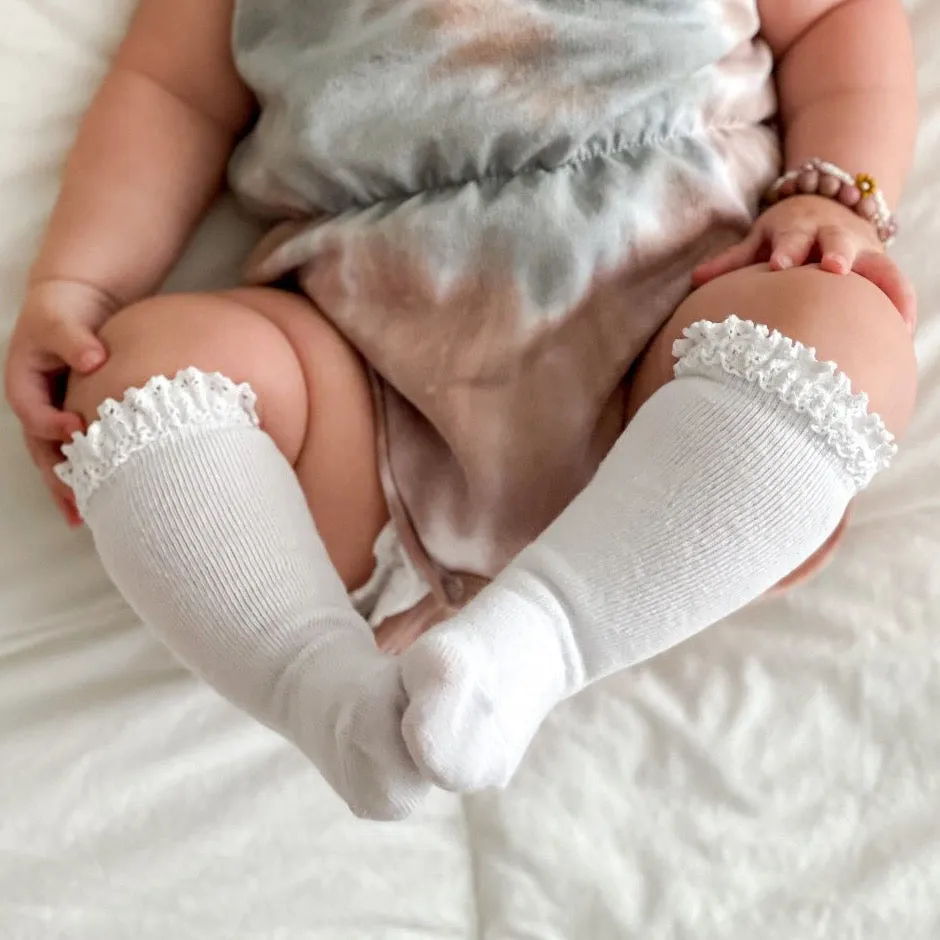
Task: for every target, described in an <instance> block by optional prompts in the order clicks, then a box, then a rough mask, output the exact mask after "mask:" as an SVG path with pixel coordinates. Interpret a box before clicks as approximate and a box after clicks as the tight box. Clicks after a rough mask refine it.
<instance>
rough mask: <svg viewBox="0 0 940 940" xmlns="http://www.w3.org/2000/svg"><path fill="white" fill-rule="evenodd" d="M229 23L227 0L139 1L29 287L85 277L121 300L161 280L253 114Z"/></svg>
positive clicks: (91, 116) (78, 145)
mask: <svg viewBox="0 0 940 940" xmlns="http://www.w3.org/2000/svg"><path fill="white" fill-rule="evenodd" d="M231 24H232V0H143V2H142V4H141V6H140V9H139V12H138V13H137V15H136V17H135V19H134V21H133V23H132V25H131V29H130V32H129V34H128V36H127V38H126V40H125V41H124V43H123V45H122V46H121V49H120V51H119V52H118V55H117V59H116V60H115V63H114V66H113V68H112V70H111V73H110V74H109V75H108V77H107V78H106V80H105V82H104V84H103V86H102V88H101V90H100V92H99V93H98V95H97V97H96V99H95V101H94V103H93V105H92V107H91V110H90V111H89V112H88V115H87V116H86V118H85V120H84V123H83V125H82V128H81V132H80V134H79V137H78V141H77V142H76V145H75V149H74V150H73V152H72V155H71V158H70V159H69V162H68V166H67V169H66V174H65V180H64V183H63V188H62V195H61V197H60V199H59V202H58V205H57V206H56V209H55V212H54V213H53V216H52V220H51V222H50V225H49V230H48V233H47V236H46V240H45V243H44V245H43V247H42V250H41V252H40V255H39V257H38V259H37V261H36V264H35V266H34V268H33V271H32V277H31V283H37V282H42V281H49V280H67V281H71V280H77V281H82V282H85V283H87V284H90V285H92V286H93V287H95V288H97V289H98V290H100V291H101V292H103V293H105V294H107V295H108V296H109V297H111V298H113V299H114V301H115V303H117V304H120V305H126V304H128V303H131V302H133V301H135V300H138V299H140V298H142V297H144V296H146V295H148V294H150V293H152V292H153V291H154V290H155V289H156V288H157V287H158V286H159V284H160V283H161V281H162V280H163V278H164V277H165V276H166V274H167V272H168V271H169V268H170V267H171V266H172V264H173V263H174V261H175V260H176V259H177V257H178V256H179V254H180V252H181V251H182V248H183V246H184V245H185V243H186V241H187V239H188V238H189V236H190V235H191V233H192V230H193V228H194V227H195V225H196V223H197V222H198V221H199V219H200V217H201V216H202V215H203V213H204V212H205V210H206V208H207V206H208V203H209V201H210V200H211V198H212V197H213V195H214V194H215V193H216V191H217V189H218V188H219V185H220V183H221V181H222V178H223V174H224V170H225V166H226V162H227V160H228V157H229V155H230V153H231V151H232V148H233V146H234V143H235V141H236V139H237V137H238V135H239V134H240V133H241V131H242V130H243V128H244V127H245V125H246V123H247V121H248V120H249V119H250V116H251V113H252V107H253V102H252V98H251V95H250V93H249V92H248V90H247V89H246V88H245V86H244V85H243V84H242V82H241V81H240V80H239V78H238V75H237V73H236V71H235V68H234V65H233V62H232V54H231V48H230V42H231V40H230V35H231Z"/></svg>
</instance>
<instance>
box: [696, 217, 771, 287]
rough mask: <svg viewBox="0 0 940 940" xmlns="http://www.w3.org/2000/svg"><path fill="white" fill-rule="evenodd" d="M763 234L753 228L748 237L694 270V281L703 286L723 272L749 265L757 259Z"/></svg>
mask: <svg viewBox="0 0 940 940" xmlns="http://www.w3.org/2000/svg"><path fill="white" fill-rule="evenodd" d="M762 242H763V236H762V235H761V233H760V232H758V231H757V230H753V231H752V232H751V233H750V235H748V236H747V238H745V239H744V241H742V242H738V243H737V244H736V245H732V246H731V247H730V248H726V249H725V250H724V251H723V252H722V253H721V254H720V255H716V256H715V257H714V258H711V259H710V260H708V261H703V262H702V263H701V264H700V265H699V266H698V267H697V268H696V269H695V270H694V271H693V272H692V283H693V284H694V285H695V286H696V287H701V286H702V285H703V284H707V283H708V282H709V281H713V280H714V279H715V278H716V277H721V276H722V275H723V274H730V273H731V272H732V271H739V270H740V269H741V268H746V267H747V266H748V265H751V264H754V263H755V262H756V261H757V253H758V252H759V251H760V247H761V244H762Z"/></svg>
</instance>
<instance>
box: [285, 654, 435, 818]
mask: <svg viewBox="0 0 940 940" xmlns="http://www.w3.org/2000/svg"><path fill="white" fill-rule="evenodd" d="M367 639H368V640H369V641H370V643H369V645H370V647H371V649H370V650H369V651H363V650H361V649H358V650H353V649H351V648H350V644H348V643H345V642H342V643H335V644H333V645H332V648H328V649H321V650H320V651H319V653H318V654H317V657H316V659H315V660H314V663H315V665H314V666H313V668H311V669H308V670H306V671H305V674H304V675H302V676H300V677H299V681H300V682H301V683H303V685H304V686H306V690H305V691H307V692H308V694H307V695H303V694H302V695H301V696H300V697H298V698H297V699H295V701H297V702H298V705H299V706H300V707H303V708H304V709H305V711H307V712H308V719H309V720H308V722H305V723H304V724H303V733H302V735H301V736H300V737H298V739H297V740H296V743H297V745H298V746H299V747H300V748H301V750H302V751H304V752H305V753H306V754H307V755H308V756H309V757H310V758H311V759H312V760H313V761H314V763H316V764H317V766H318V767H319V768H320V770H321V772H322V773H323V775H324V776H325V777H326V779H327V782H328V783H329V784H330V785H331V786H332V787H333V789H334V790H336V792H337V793H338V794H339V795H340V797H342V799H344V800H345V801H346V803H347V805H348V806H349V808H350V809H351V810H352V812H353V813H354V814H355V815H356V816H359V817H361V818H363V819H373V820H379V821H393V820H399V819H404V818H405V817H407V816H408V815H410V814H411V812H412V811H413V810H414V809H415V808H416V807H417V806H418V804H419V803H421V801H422V800H423V799H424V798H425V796H426V795H427V794H428V792H429V791H430V789H431V787H430V785H429V783H428V782H427V781H426V780H425V779H423V777H422V776H421V774H420V772H419V771H418V768H417V766H416V765H415V762H414V760H413V759H412V757H411V755H410V754H409V752H408V748H407V746H406V745H405V741H404V739H403V737H402V728H401V726H402V717H403V713H404V710H405V706H406V705H407V698H406V696H405V691H404V688H403V686H402V682H401V670H400V668H399V664H398V662H397V661H396V660H395V659H393V658H391V657H389V656H385V655H382V654H380V653H379V651H378V650H376V649H375V648H374V646H372V645H371V638H367ZM357 645H358V644H357ZM364 652H365V655H363V653H364ZM357 653H358V655H356V654H357ZM297 668H298V667H297V666H295V667H294V669H297ZM300 671H303V667H302V666H300Z"/></svg>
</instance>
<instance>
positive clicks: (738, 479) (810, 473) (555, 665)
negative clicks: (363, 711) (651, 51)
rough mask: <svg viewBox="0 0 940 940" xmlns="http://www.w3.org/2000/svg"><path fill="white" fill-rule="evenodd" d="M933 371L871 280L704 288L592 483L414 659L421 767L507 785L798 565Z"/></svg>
mask: <svg viewBox="0 0 940 940" xmlns="http://www.w3.org/2000/svg"><path fill="white" fill-rule="evenodd" d="M732 314H738V315H739V316H741V317H742V318H747V319H749V320H754V321H756V322H757V323H759V324H766V326H767V327H770V330H768V329H766V328H765V327H764V328H762V327H757V328H755V326H754V325H753V324H751V323H748V322H742V321H741V320H738V319H737V318H736V317H734V316H731V315H732ZM687 328H688V329H687ZM772 330H779V333H775V332H771V331H772ZM683 331H686V332H685V333H684V334H683ZM676 340H680V341H679V342H677V343H676V342H675V341H676ZM674 343H675V345H674ZM814 350H815V351H814ZM827 361H831V362H835V363H837V364H838V367H839V369H840V370H841V371H836V370H835V367H833V366H831V365H826V362H827ZM915 375H916V370H915V363H914V356H913V347H912V342H911V338H910V336H909V335H908V333H907V330H906V328H905V326H904V324H903V322H902V320H901V317H900V315H899V314H898V312H897V311H896V310H895V309H894V307H893V306H892V304H891V303H890V301H889V300H888V299H887V297H885V295H884V294H882V293H881V292H880V291H879V290H878V289H877V288H875V287H874V286H873V285H872V284H870V283H868V282H867V281H864V280H862V279H861V278H859V277H857V276H855V275H849V276H847V277H838V276H835V275H830V274H824V273H822V272H819V271H818V270H816V269H815V268H801V269H797V270H794V271H789V272H783V273H774V274H770V273H768V272H767V271H766V270H765V269H763V268H752V269H748V270H745V271H741V272H736V273H734V274H731V275H727V276H726V277H723V278H721V279H719V280H716V281H714V282H713V283H712V284H710V285H708V286H707V287H705V288H703V289H702V290H700V291H698V292H696V293H695V294H693V295H692V296H691V297H690V298H689V299H688V300H687V301H686V302H685V303H684V304H683V305H682V306H681V307H680V308H679V310H678V311H677V312H676V314H675V315H674V317H673V318H672V320H671V322H670V323H669V324H668V325H667V327H666V328H665V329H664V331H663V333H662V335H661V336H660V338H659V339H658V340H657V341H656V342H655V343H654V345H653V346H652V348H651V350H650V352H649V354H648V355H647V356H646V357H645V359H644V362H643V363H642V364H641V366H640V368H639V370H638V373H637V376H636V382H635V386H634V391H633V402H632V405H633V410H634V411H635V414H634V415H633V418H632V420H631V421H630V423H629V424H628V426H627V429H626V431H625V432H624V434H623V436H622V437H621V438H620V440H619V441H618V442H617V444H616V445H615V446H614V448H613V449H612V451H611V453H610V455H609V456H608V458H607V460H606V461H605V462H604V464H603V465H602V466H601V468H600V470H599V471H598V473H597V476H596V477H595V479H594V480H593V481H592V483H591V484H590V485H589V486H588V487H587V488H586V489H585V491H584V492H583V493H582V494H581V495H580V496H579V497H578V498H577V499H576V500H575V501H574V502H573V503H572V504H571V506H569V508H568V509H567V510H565V512H564V513H562V515H561V516H560V517H559V519H558V520H557V521H556V522H555V523H554V524H553V525H552V526H550V527H549V529H548V530H547V531H546V532H545V533H544V534H543V535H542V536H541V537H540V538H539V539H538V540H537V541H536V542H535V543H534V544H533V545H531V546H530V547H529V548H528V549H526V550H525V551H524V552H523V553H522V554H521V555H520V557H519V558H518V559H517V560H516V562H515V563H514V564H513V565H512V566H510V568H508V569H507V570H506V571H505V572H504V573H503V574H502V575H501V576H500V577H499V578H498V579H497V580H496V581H495V582H494V584H493V585H492V586H491V587H490V588H489V589H487V590H486V591H484V592H483V593H482V594H480V595H479V596H478V597H477V598H476V600H474V601H473V602H472V603H471V604H470V605H469V606H468V607H467V608H466V610H465V611H463V612H461V614H459V615H458V616H457V617H456V618H454V620H452V621H451V622H450V623H448V624H445V625H443V626H442V627H439V628H438V629H437V630H435V631H434V632H433V633H431V634H429V635H428V636H426V637H424V638H422V639H421V640H420V641H419V642H418V643H417V644H416V645H415V646H414V647H413V648H412V650H411V651H410V652H409V653H407V654H406V655H405V658H404V665H403V676H404V681H405V687H406V689H407V691H408V695H409V699H410V704H409V707H408V711H407V712H406V714H405V721H404V726H403V727H404V733H405V737H406V740H407V741H408V746H409V749H410V750H411V752H412V754H413V755H414V757H415V759H416V761H417V762H418V764H419V766H420V767H422V769H424V771H425V772H426V773H427V774H428V775H429V776H431V777H432V778H433V779H435V780H436V781H437V782H438V783H440V784H441V785H442V786H446V787H448V788H450V789H457V790H469V789H476V788H479V787H483V786H490V785H502V784H505V783H506V782H507V781H508V779H509V778H510V777H511V775H512V774H513V772H514V771H515V769H516V767H517V765H518V762H519V760H520V759H521V757H522V755H523V753H524V751H525V749H526V748H527V746H528V744H529V742H530V740H531V738H532V736H533V734H534V733H535V731H536V730H537V728H538V727H539V725H540V724H541V722H542V720H543V719H544V717H545V715H546V714H547V713H548V711H549V710H550V709H551V708H552V707H553V706H554V705H555V704H556V703H557V702H558V701H560V700H561V699H563V698H565V697H567V696H569V695H572V694H574V693H575V692H577V691H578V690H579V689H581V688H583V687H584V686H585V685H586V684H588V683H590V682H593V681H594V680H596V679H598V678H601V677H602V676H605V675H608V674H610V673H612V672H615V671H617V670H620V669H623V668H625V667H628V666H631V665H634V664H636V663H638V662H641V661H643V660H645V659H648V658H650V657H651V656H655V655H656V654H658V653H660V652H662V651H664V650H666V649H669V648H670V647H672V646H674V645H676V644H677V643H680V642H681V641H683V640H685V639H687V638H688V637H690V636H692V635H694V634H696V633H697V632H699V631H700V630H702V629H704V628H705V627H707V626H709V625H711V624H713V623H715V622H716V621H718V620H719V619H721V618H723V617H725V616H727V615H728V614H730V613H732V612H734V611H735V610H738V609H740V608H741V607H743V606H745V605H746V604H748V603H749V602H751V601H752V600H754V599H755V598H757V597H759V596H760V595H762V594H763V593H765V592H766V591H767V590H768V589H769V588H771V587H772V586H773V585H774V584H776V583H777V582H779V581H780V580H781V579H782V578H784V577H785V576H786V575H787V574H788V573H789V572H791V571H793V570H794V569H795V568H798V567H799V566H800V564H801V563H803V562H804V561H805V560H806V559H808V558H809V557H810V556H812V555H813V553H814V552H816V551H818V550H819V548H820V547H821V546H822V545H824V543H825V542H826V541H827V539H829V538H830V537H831V536H832V534H833V532H834V531H835V530H836V529H837V527H838V525H839V523H840V520H841V519H842V517H843V516H844V514H845V511H846V508H847V507H848V505H849V503H850V501H851V500H852V499H853V497H854V496H855V495H856V494H857V493H858V492H859V491H860V490H861V489H863V488H864V487H865V486H866V485H867V483H868V482H869V480H870V479H871V477H872V476H873V475H874V474H875V473H876V472H877V471H878V470H880V469H881V468H882V467H884V466H885V465H886V463H887V461H888V459H889V458H890V456H891V454H892V452H893V445H892V443H891V434H890V433H889V431H890V432H891V433H893V434H895V435H900V434H902V433H903V432H904V430H905V428H906V426H907V422H908V419H909V416H910V413H911V410H912V408H913V403H914V396H915V381H916V379H915ZM673 376H675V378H674V379H673V380H671V381H670V380H669V379H671V378H672V377H673ZM850 381H851V387H850ZM865 396H867V397H865ZM885 425H886V426H887V430H886V429H885Z"/></svg>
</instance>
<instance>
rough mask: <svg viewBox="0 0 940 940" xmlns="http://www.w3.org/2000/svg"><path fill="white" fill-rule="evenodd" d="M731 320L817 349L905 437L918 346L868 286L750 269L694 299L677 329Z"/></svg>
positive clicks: (807, 273)
mask: <svg viewBox="0 0 940 940" xmlns="http://www.w3.org/2000/svg"><path fill="white" fill-rule="evenodd" d="M731 314H736V315H738V316H740V317H741V318H742V319H748V320H753V321H755V322H757V323H762V324H764V325H766V326H768V327H770V328H771V329H775V330H778V331H779V332H780V333H782V334H783V335H784V336H787V337H789V338H790V339H793V340H796V341H798V342H800V343H802V344H803V345H804V346H807V347H812V348H814V349H815V350H816V356H817V358H818V359H819V360H820V361H832V362H835V363H836V365H837V366H838V367H839V369H840V370H841V371H842V372H844V373H845V374H846V375H847V376H848V377H849V379H850V380H851V382H852V387H853V389H854V390H855V391H856V392H864V393H865V394H866V395H867V396H868V399H869V405H870V408H871V410H872V411H873V412H876V413H877V414H879V415H880V416H881V418H882V419H883V420H884V422H885V424H886V425H887V427H888V429H889V430H890V431H891V432H892V433H893V434H895V435H896V436H898V437H900V436H901V435H903V434H904V432H905V430H906V429H907V425H908V423H909V420H910V417H911V413H912V412H913V409H914V402H915V398H916V389H917V365H916V360H915V357H914V344H913V339H912V337H911V335H910V333H909V331H908V329H907V326H906V325H905V323H904V321H903V319H902V318H901V315H900V313H899V312H898V310H897V308H896V307H895V306H894V304H893V303H892V302H891V300H890V299H889V298H888V297H887V295H886V294H884V293H883V292H882V291H881V290H880V289H879V288H878V287H876V286H875V285H874V284H872V283H871V282H870V281H867V280H865V279H864V278H862V277H860V276H858V275H856V274H849V275H846V276H838V275H834V274H827V273H825V272H823V271H820V270H819V269H818V268H816V267H814V266H806V267H801V268H796V269H794V270H792V271H783V272H769V271H768V270H767V269H766V268H765V267H763V266H762V267H759V268H748V269H746V270H744V271H739V272H735V273H734V274H730V275H726V276H725V277H722V278H718V279H717V280H715V281H714V282H712V283H711V284H709V285H707V286H706V287H704V288H702V289H700V290H699V291H696V293H694V294H692V295H691V296H690V297H689V299H688V301H687V302H686V304H684V305H683V307H682V308H680V311H679V312H678V316H679V319H680V322H679V323H677V324H676V328H677V329H680V330H681V328H684V327H685V326H687V325H688V324H689V323H692V322H695V321H696V320H701V319H706V320H713V321H720V320H723V319H725V318H727V317H728V316H729V315H731ZM686 321H687V322H686Z"/></svg>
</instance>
